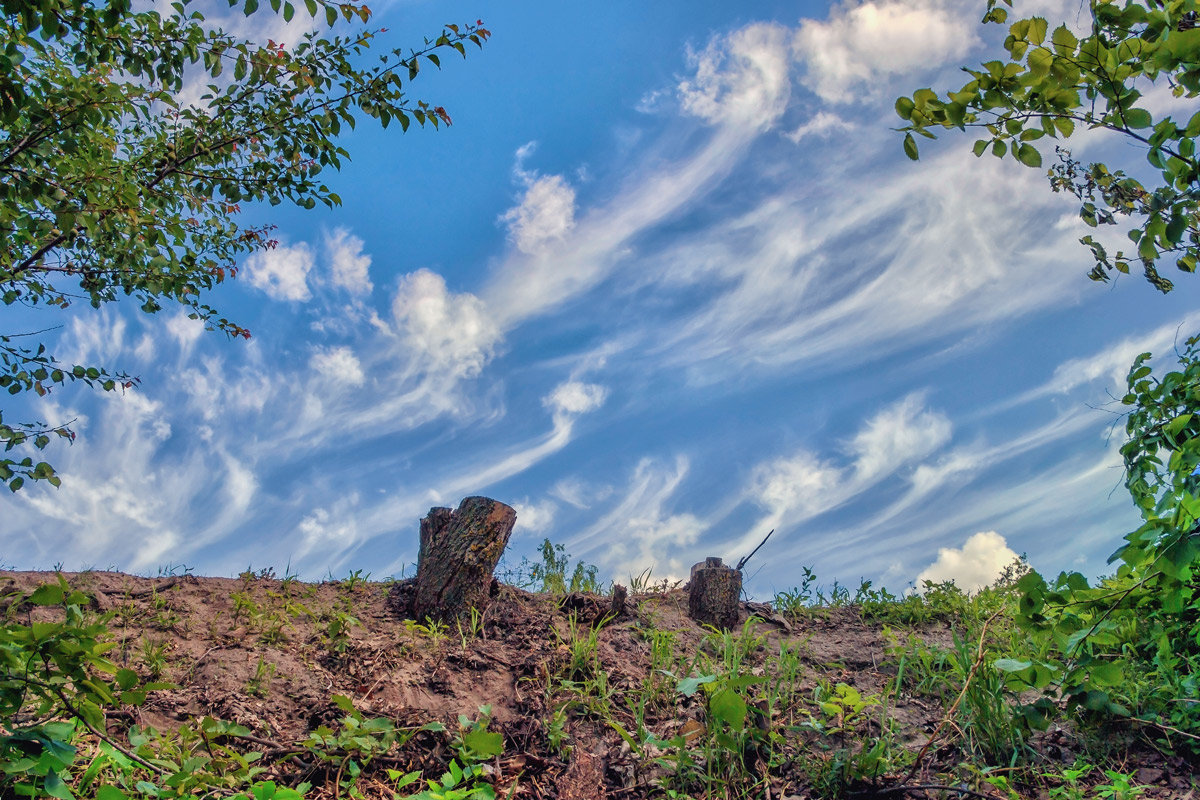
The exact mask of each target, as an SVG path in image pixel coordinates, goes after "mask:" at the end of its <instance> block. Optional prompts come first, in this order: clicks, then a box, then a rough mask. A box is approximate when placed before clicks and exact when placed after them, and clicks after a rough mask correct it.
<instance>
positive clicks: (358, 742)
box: [0, 571, 1200, 800]
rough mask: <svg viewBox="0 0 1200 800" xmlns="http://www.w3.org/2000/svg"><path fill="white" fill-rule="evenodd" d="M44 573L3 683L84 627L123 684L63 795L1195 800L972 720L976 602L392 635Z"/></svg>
mask: <svg viewBox="0 0 1200 800" xmlns="http://www.w3.org/2000/svg"><path fill="white" fill-rule="evenodd" d="M62 578H63V579H64V580H65V581H66V583H67V584H68V585H69V586H70V587H72V588H74V589H78V590H81V591H82V592H83V593H84V594H85V595H86V598H84V597H82V596H78V597H76V598H75V600H76V602H77V603H79V605H78V608H79V612H80V613H79V615H78V616H77V617H76V618H74V620H72V618H71V616H70V615H68V616H67V618H66V619H67V623H66V624H64V625H43V626H41V627H40V628H39V627H38V626H37V625H36V624H34V623H38V622H42V623H58V622H61V621H62V620H63V619H64V612H63V605H62V604H57V603H51V602H49V601H51V600H55V599H57V598H56V597H55V596H51V595H44V596H42V597H40V598H39V597H38V596H36V595H33V592H34V590H35V589H36V588H37V587H38V586H39V585H41V584H45V583H47V582H50V583H53V582H54V581H55V575H54V574H47V573H32V572H3V573H0V595H4V596H6V597H7V598H8V599H7V600H6V602H5V606H7V608H8V615H7V618H6V622H7V623H8V626H9V627H8V630H9V637H8V639H6V640H5V642H4V645H5V647H6V648H8V650H7V655H8V657H9V660H8V661H7V662H6V663H8V664H9V673H8V674H7V675H6V676H5V681H6V683H5V686H6V688H7V689H8V690H10V696H11V690H12V686H13V685H14V681H15V680H18V679H19V676H18V675H16V674H15V672H14V671H13V670H12V664H13V663H14V662H13V660H12V654H13V653H14V652H16V648H17V646H18V645H17V644H14V641H15V638H16V634H13V633H12V632H13V631H14V630H17V629H18V628H22V627H24V626H30V627H24V630H27V631H34V633H33V637H34V639H37V640H38V641H40V642H42V645H39V646H42V647H50V646H51V645H47V644H46V643H48V642H58V643H60V644H61V643H62V642H64V641H67V642H69V641H75V640H76V639H79V637H80V634H79V633H78V632H79V631H81V630H85V629H86V626H87V625H90V624H93V623H95V622H96V621H98V620H106V625H107V633H101V634H100V635H99V637H98V638H99V639H100V640H102V641H108V642H109V643H110V645H111V649H109V650H108V651H107V652H106V653H104V656H105V658H107V659H108V660H109V661H111V662H112V664H113V665H115V667H116V668H117V669H118V670H121V671H120V672H117V673H116V675H115V676H113V675H108V676H107V678H108V680H109V681H110V682H111V681H114V680H115V681H116V683H117V684H118V686H117V688H116V689H115V690H114V693H115V694H116V695H118V697H117V698H116V699H115V701H114V702H113V703H111V704H109V706H108V707H107V708H103V707H102V709H101V711H102V716H101V717H98V719H100V720H102V723H101V724H102V725H103V733H104V735H105V738H107V739H108V740H109V743H103V742H100V740H99V738H98V736H97V735H94V734H99V733H100V732H101V731H100V726H99V725H96V726H94V727H95V728H96V730H95V731H94V732H91V733H89V732H88V731H87V730H85V729H84V728H83V726H77V733H76V734H75V735H76V736H77V739H76V741H75V744H76V745H78V747H79V752H78V753H77V754H75V756H74V758H73V759H71V760H70V761H69V763H67V764H66V765H65V766H64V767H63V768H62V769H59V770H57V774H59V775H61V776H62V777H63V778H64V779H65V784H64V785H65V786H70V787H72V788H73V790H74V792H75V794H76V796H80V797H88V796H96V795H97V793H98V792H99V796H101V797H102V798H104V800H117V798H118V797H121V796H124V797H139V796H158V797H176V796H230V795H232V794H233V793H235V792H237V791H244V790H245V787H246V786H248V785H249V784H250V782H251V781H254V782H256V783H255V786H256V788H255V791H254V793H255V796H256V797H258V798H259V800H268V799H269V797H271V796H276V797H279V798H281V800H283V798H285V797H287V796H288V795H287V794H286V790H285V788H284V787H296V786H298V785H301V784H309V785H310V786H300V788H301V789H302V790H303V791H305V792H306V795H307V796H308V797H313V798H334V797H342V796H347V797H364V798H379V797H388V798H391V797H393V796H394V795H395V794H399V795H402V796H403V795H409V794H412V793H414V792H416V791H417V790H418V789H426V788H428V787H429V783H428V781H431V780H432V781H434V782H435V784H436V785H435V786H434V787H433V788H430V789H429V792H430V793H429V794H427V795H426V797H429V798H433V797H445V798H487V797H492V796H493V793H494V796H495V797H501V798H570V799H572V800H574V799H576V798H578V799H579V800H583V799H584V798H587V799H588V800H592V799H594V798H641V797H743V796H746V797H766V798H772V799H777V798H789V797H790V798H817V797H838V796H846V797H864V798H865V797H904V796H907V797H916V798H921V797H928V798H934V797H963V796H971V797H988V798H1004V799H1005V800H1007V798H1013V797H1016V798H1025V797H1038V798H1063V799H1065V800H1070V798H1090V797H1113V798H1122V797H1126V798H1131V797H1135V796H1141V797H1146V798H1174V799H1177V800H1183V799H1184V798H1190V797H1196V796H1200V792H1197V789H1196V782H1195V778H1194V774H1195V764H1189V763H1188V762H1187V761H1186V760H1185V759H1184V758H1183V757H1181V756H1174V755H1169V754H1164V753H1163V752H1161V751H1160V750H1159V749H1157V748H1156V747H1154V746H1152V745H1153V742H1152V741H1151V739H1150V737H1148V736H1147V735H1146V734H1145V733H1144V732H1141V731H1138V730H1137V729H1136V728H1129V727H1126V728H1125V729H1096V728H1094V727H1088V726H1087V725H1085V724H1082V723H1080V725H1079V726H1075V725H1065V724H1064V725H1053V726H1051V727H1050V728H1049V730H1047V731H1045V732H1038V733H1034V734H1033V735H1032V736H1031V737H1028V738H1026V737H1025V736H1024V735H1023V734H1022V733H1021V732H1020V731H1019V730H1018V729H1017V728H1016V727H1014V724H1013V722H1012V721H1011V718H1009V717H1008V715H1007V714H1004V713H996V712H1004V711H1005V710H1006V707H1005V703H1006V698H1005V694H1004V692H1003V691H1002V690H1001V689H1000V688H999V685H997V684H992V685H989V684H988V683H987V681H994V675H992V674H991V673H990V672H989V669H988V666H987V659H985V658H984V657H983V653H984V652H985V651H984V648H983V646H982V644H980V642H979V641H978V640H979V639H980V638H981V637H982V638H983V639H986V640H988V641H992V639H991V638H990V637H996V636H999V637H1003V636H1004V635H1006V634H1005V632H1004V625H1003V615H1002V612H1001V613H997V612H996V611H993V610H992V609H991V608H985V607H984V606H983V605H982V604H983V603H985V602H994V603H1003V602H1005V601H1004V600H1003V596H1002V595H1001V594H1000V593H994V594H993V595H989V597H990V598H991V599H990V600H988V599H987V598H984V597H980V598H974V599H970V598H966V597H965V596H964V595H962V594H961V593H947V594H946V595H945V596H944V597H941V598H940V599H939V598H938V597H931V598H929V599H926V600H916V601H904V602H903V603H901V602H900V601H896V602H895V603H894V605H895V608H896V609H902V608H907V609H908V611H905V612H904V613H892V612H888V611H887V609H885V608H883V606H882V605H880V604H878V603H876V604H875V605H874V606H872V607H871V608H870V609H867V608H866V607H864V606H860V605H854V604H851V603H849V602H848V600H849V598H847V597H845V596H844V595H840V596H837V597H835V598H834V601H835V603H836V604H835V605H832V606H831V605H825V606H823V607H818V606H808V605H800V604H796V605H794V606H792V607H790V609H788V611H789V612H790V613H787V614H786V615H783V614H782V613H777V612H776V611H775V610H773V609H772V608H771V607H770V606H767V605H763V604H743V609H742V612H743V619H744V620H745V625H744V626H743V628H742V629H741V630H737V631H733V632H731V633H729V634H725V635H721V634H717V633H714V632H712V631H705V630H702V629H700V628H698V627H697V626H696V625H695V624H694V623H693V622H692V621H691V620H690V619H689V618H688V616H687V596H686V593H685V592H684V591H683V590H682V589H681V588H678V587H676V588H668V587H659V588H660V590H659V591H647V589H648V588H650V587H634V589H635V590H636V589H642V590H643V591H634V592H632V593H631V595H630V602H629V604H628V608H627V611H626V613H625V614H624V615H623V616H621V617H618V618H616V619H607V618H605V617H604V616H603V614H604V611H605V609H606V608H607V601H606V599H605V598H603V597H600V596H597V595H593V594H586V593H571V594H566V595H561V594H559V595H552V594H547V593H530V592H527V591H523V590H521V589H518V588H515V587H512V586H508V585H499V586H498V587H497V591H496V593H495V597H494V598H493V600H492V603H491V605H490V606H489V607H488V609H487V610H486V612H485V613H484V614H482V615H481V616H475V617H474V618H473V619H472V620H470V621H467V622H464V623H463V624H461V625H459V626H454V627H450V626H442V625H436V624H422V623H419V622H416V621H413V620H406V619H403V618H401V617H400V616H399V615H398V614H397V613H395V611H394V610H393V609H394V608H395V606H396V604H395V603H394V602H392V597H393V595H394V594H395V593H396V592H397V591H400V590H401V587H402V584H399V583H378V582H368V581H366V580H364V579H363V578H362V577H361V576H360V575H357V574H356V575H351V576H350V577H348V578H347V579H345V580H342V581H329V582H324V583H316V584H312V583H301V582H299V581H297V580H294V579H284V580H280V579H277V578H276V577H274V575H273V574H271V573H270V572H267V573H264V574H252V573H245V574H243V576H241V577H240V578H232V579H231V578H200V577H195V576H192V575H179V576H174V577H163V578H141V577H134V576H130V575H125V574H120V573H113V572H98V571H96V572H86V573H76V574H64V575H63V576H62ZM31 595H32V600H33V602H29V600H30V599H31ZM66 601H67V604H68V605H69V604H70V602H71V598H70V597H67V598H66ZM39 603H44V604H39ZM997 607H998V608H999V606H997ZM916 609H924V610H923V611H918V610H916ZM781 610H783V609H781ZM985 614H986V615H987V619H986V620H985V619H984V615H985ZM885 620H886V621H887V623H890V624H885ZM987 623H990V627H989V626H988V624H987ZM72 637H75V638H72ZM83 638H86V637H83ZM67 649H69V647H68V648H67ZM102 649H103V646H100V647H99V648H97V652H99V650H102ZM42 652H48V651H47V650H43V651H42ZM35 660H36V659H35ZM94 667H95V665H93V666H92V667H91V669H92V671H93V674H101V675H102V674H103V672H100V673H96V672H95V669H94ZM688 679H691V680H690V681H689V680H688ZM964 680H965V681H966V683H967V688H968V690H967V691H965V692H964V691H963V688H962V687H963V685H964ZM47 683H48V684H49V683H53V681H51V680H49V679H48V680H47ZM147 684H148V685H149V691H147V692H146V693H145V696H144V702H140V703H139V701H141V700H142V695H141V694H140V692H141V690H142V689H143V688H146V685H147ZM156 684H169V685H170V688H154V687H155V685H156ZM63 685H64V686H67V685H68V684H67V683H64V684H63ZM139 686H140V687H141V688H139ZM122 691H124V693H125V696H124V697H121V696H120V694H121V692H122ZM122 700H124V701H127V702H121V701H122ZM21 702H23V703H25V707H24V708H23V709H22V710H21V711H20V712H19V713H18V714H17V715H16V716H15V717H13V718H10V719H6V720H0V724H3V725H4V726H5V727H7V728H8V729H9V731H10V732H11V731H14V730H16V729H17V728H18V727H19V725H20V724H28V723H29V721H30V720H29V716H30V715H36V714H38V713H42V714H48V715H50V716H53V714H54V713H56V712H55V711H53V710H52V711H46V710H45V709H41V710H40V711H39V710H36V709H33V708H32V707H31V706H30V705H29V703H28V702H27V699H26V698H22V700H21ZM79 702H80V703H82V702H83V701H82V700H80V701H79ZM981 704H982V705H981ZM989 704H990V705H989ZM985 706H986V707H985ZM989 709H990V712H991V715H992V716H991V717H989V715H988V714H989ZM61 710H62V709H61V706H60V708H59V709H58V712H57V713H61ZM83 716H84V717H86V716H87V715H86V713H84V714H83ZM209 718H211V719H209ZM214 720H220V721H221V722H215V721H214ZM935 732H936V739H935V741H934V742H933V744H932V745H931V746H929V747H928V748H926V749H924V750H923V751H922V748H923V746H924V745H925V744H926V743H927V742H928V741H929V740H930V737H931V735H934V734H935ZM496 734H499V736H496ZM27 749H28V748H27ZM2 752H3V751H2V750H0V753H2ZM254 753H257V754H259V755H257V756H255V755H250V754H254ZM918 755H919V757H920V760H919V761H917V760H916V759H917V758H918ZM139 759H140V760H142V761H143V762H144V763H143V764H139V763H138V760H139ZM0 760H2V759H0ZM28 760H30V761H32V759H28ZM4 763H5V764H6V766H5V767H4V769H5V770H6V771H7V772H8V773H9V776H10V778H12V779H13V781H14V785H6V784H4V783H0V788H3V792H2V793H3V796H4V797H5V798H6V799H7V798H8V797H11V796H15V795H14V793H18V794H26V793H27V792H26V791H22V788H23V787H22V784H24V786H25V787H28V786H30V784H31V783H32V784H37V783H38V781H39V780H42V781H44V782H45V786H44V787H43V788H45V789H47V790H49V789H51V788H53V787H52V786H51V784H52V783H53V782H54V781H53V779H52V780H50V781H46V779H45V778H44V776H45V773H46V770H44V769H43V770H42V772H41V773H40V774H41V776H42V777H41V778H38V777H37V774H38V773H37V770H36V769H34V768H32V767H30V766H29V765H28V764H26V765H25V767H24V768H25V772H24V773H21V772H20V770H19V769H17V768H16V767H14V766H13V764H14V763H16V762H15V761H14V760H13V758H12V757H11V754H10V756H9V758H8V760H7V761H5V762H4ZM18 766H19V765H18ZM1083 767H1087V768H1088V769H1086V770H1083V769H1082V768H1083ZM258 769H261V771H260V772H258V773H254V770H258ZM464 770H465V772H464ZM1104 770H1112V771H1113V774H1112V775H1106V774H1105V772H1104ZM156 771H157V772H159V773H160V774H159V775H155V774H154V772H156ZM417 773H419V775H417ZM180 774H186V775H187V777H186V778H181V777H178V776H179V775H180ZM21 775H23V776H24V777H21ZM172 775H174V776H176V777H175V778H172V777H171V776H172ZM13 776H16V777H13ZM2 778H3V775H2V774H0V779H2ZM268 780H269V781H270V783H267V781H268ZM139 781H142V782H143V783H139ZM172 781H174V783H173V784H172ZM1122 781H1124V782H1125V783H1124V784H1123V783H1122ZM106 783H107V784H110V785H117V786H123V787H124V788H123V789H122V790H121V791H120V792H119V793H117V794H114V793H112V791H111V790H103V791H102V790H100V789H99V787H100V786H101V785H103V784H106ZM156 783H161V784H162V786H158V787H156V786H155V785H154V784H156ZM448 784H453V785H448ZM1126 784H1127V785H1128V791H1127V792H1126V793H1124V794H1122V793H1121V792H1122V791H1123V787H1124V786H1126ZM265 786H270V787H271V788H270V791H267V790H266V789H264V788H263V787H265ZM922 786H934V787H937V786H941V787H945V788H926V789H922V788H918V787H922ZM164 787H168V788H164ZM398 787H399V788H398ZM1134 787H1140V788H1134ZM60 788H61V787H60ZM272 793H275V794H274V795H272ZM55 796H66V795H61V794H60V795H55Z"/></svg>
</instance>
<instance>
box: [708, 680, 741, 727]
mask: <svg viewBox="0 0 1200 800" xmlns="http://www.w3.org/2000/svg"><path fill="white" fill-rule="evenodd" d="M748 712H749V709H748V708H747V706H746V701H745V700H744V699H743V698H742V696H741V695H740V694H738V693H737V692H735V691H734V690H733V689H729V688H724V689H718V690H717V691H715V692H713V695H712V697H710V698H709V699H708V713H709V714H710V715H711V716H712V718H713V719H714V720H717V721H718V722H723V723H725V724H726V725H728V726H729V727H731V728H733V729H734V730H735V731H740V730H742V729H743V728H744V727H746V714H747V713H748Z"/></svg>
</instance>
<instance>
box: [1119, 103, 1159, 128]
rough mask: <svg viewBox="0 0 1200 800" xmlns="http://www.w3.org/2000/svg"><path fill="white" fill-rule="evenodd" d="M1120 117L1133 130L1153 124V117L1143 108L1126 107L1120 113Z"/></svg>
mask: <svg viewBox="0 0 1200 800" xmlns="http://www.w3.org/2000/svg"><path fill="white" fill-rule="evenodd" d="M1121 119H1122V120H1124V122H1125V124H1126V125H1128V126H1129V127H1130V128H1133V129H1134V130H1141V129H1143V128H1149V127H1150V126H1151V125H1153V124H1154V119H1153V118H1152V117H1151V116H1150V112H1149V111H1147V110H1146V109H1144V108H1130V109H1126V110H1125V111H1124V112H1123V113H1122V114H1121Z"/></svg>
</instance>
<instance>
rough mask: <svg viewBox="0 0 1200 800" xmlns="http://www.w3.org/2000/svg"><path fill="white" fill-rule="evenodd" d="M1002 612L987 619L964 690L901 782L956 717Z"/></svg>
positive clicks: (907, 779) (919, 762) (898, 788)
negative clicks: (988, 633)
mask: <svg viewBox="0 0 1200 800" xmlns="http://www.w3.org/2000/svg"><path fill="white" fill-rule="evenodd" d="M1000 613H1001V612H1000V611H997V612H996V613H995V614H992V615H991V616H990V617H988V618H987V621H986V622H984V623H983V629H982V630H980V631H979V645H978V647H976V649H975V663H974V664H972V665H971V671H970V672H968V673H967V679H966V680H965V681H963V687H962V691H960V692H959V693H958V697H956V698H955V699H954V704H953V705H951V706H950V710H949V711H947V712H946V714H945V716H943V717H942V721H941V722H939V723H938V726H937V727H936V728H934V730H933V735H932V736H930V737H929V741H927V742H925V745H924V746H923V747H922V748H921V749H920V751H919V752H918V753H917V758H916V760H915V761H913V765H912V767H911V768H910V769H909V770H908V774H907V775H905V776H904V780H902V781H900V783H901V784H906V783H908V782H909V781H911V780H912V779H913V776H914V775H916V774H917V770H919V769H920V768H921V762H922V761H923V760H924V758H925V753H926V752H927V751H928V750H929V747H930V745H932V744H933V743H934V742H936V741H937V739H938V737H939V736H941V734H942V730H943V729H944V728H945V727H946V725H947V724H949V723H950V721H951V720H952V719H953V718H954V712H955V711H957V710H958V706H959V705H960V704H961V703H962V701H963V698H964V697H966V696H967V690H968V689H970V688H971V681H973V680H974V679H975V673H976V672H978V671H979V667H980V666H981V665H982V664H983V656H984V648H983V644H984V640H985V639H987V630H988V626H989V625H991V624H992V621H993V620H995V619H996V617H998V616H999V615H1000ZM956 727H957V726H956ZM902 788H903V786H897V787H896V789H895V791H900V790H901V789H902ZM984 796H986V795H980V797H984Z"/></svg>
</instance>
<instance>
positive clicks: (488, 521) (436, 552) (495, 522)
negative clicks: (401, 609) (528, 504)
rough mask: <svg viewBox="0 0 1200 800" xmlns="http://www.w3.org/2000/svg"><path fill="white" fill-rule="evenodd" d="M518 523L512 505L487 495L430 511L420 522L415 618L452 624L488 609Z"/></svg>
mask: <svg viewBox="0 0 1200 800" xmlns="http://www.w3.org/2000/svg"><path fill="white" fill-rule="evenodd" d="M516 521H517V512H516V511H515V510H513V508H512V507H511V506H508V505H505V504H504V503H501V502H499V501H498V500H492V499H490V498H487V497H468V498H466V499H465V500H463V501H462V502H461V503H460V504H459V506H458V509H457V510H454V511H451V510H450V509H448V508H431V509H430V510H429V514H428V515H426V517H425V518H424V519H423V520H421V549H420V552H419V554H418V556H417V577H416V581H415V586H414V589H413V599H412V614H413V616H414V617H415V618H416V619H425V618H426V617H430V618H433V619H436V620H442V621H451V620H454V619H457V618H458V617H460V616H462V615H464V614H466V613H468V609H470V608H477V609H479V610H481V611H482V610H483V609H484V608H486V607H487V604H488V601H489V599H490V595H491V587H492V572H493V571H494V570H495V569H496V564H497V563H498V562H499V561H500V556H501V555H503V553H504V548H505V547H507V546H508V537H509V536H510V535H512V529H513V524H514V523H516Z"/></svg>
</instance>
